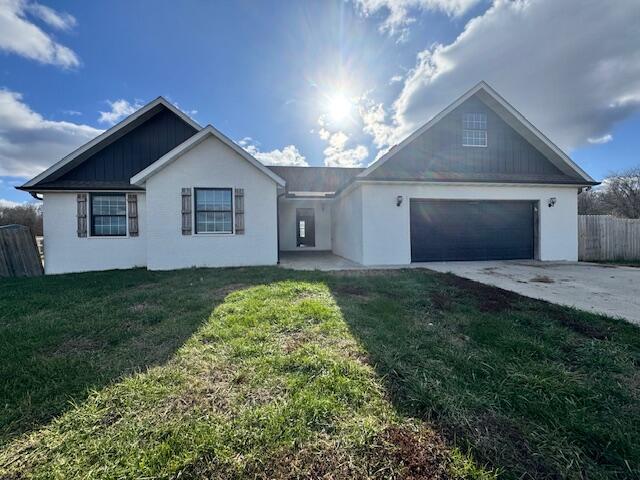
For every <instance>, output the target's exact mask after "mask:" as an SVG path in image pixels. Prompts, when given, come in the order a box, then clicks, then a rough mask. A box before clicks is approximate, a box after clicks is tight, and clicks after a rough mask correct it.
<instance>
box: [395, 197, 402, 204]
mask: <svg viewBox="0 0 640 480" xmlns="http://www.w3.org/2000/svg"><path fill="white" fill-rule="evenodd" d="M400 205H402V195H398V196H397V197H396V207H399V206H400Z"/></svg>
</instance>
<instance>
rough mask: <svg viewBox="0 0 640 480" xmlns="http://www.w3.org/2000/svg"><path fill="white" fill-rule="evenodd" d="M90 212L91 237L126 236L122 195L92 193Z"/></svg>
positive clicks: (124, 204)
mask: <svg viewBox="0 0 640 480" xmlns="http://www.w3.org/2000/svg"><path fill="white" fill-rule="evenodd" d="M90 211H91V236H92V237H124V236H125V235H126V234H127V202H126V198H125V194H124V193H92V194H91V209H90Z"/></svg>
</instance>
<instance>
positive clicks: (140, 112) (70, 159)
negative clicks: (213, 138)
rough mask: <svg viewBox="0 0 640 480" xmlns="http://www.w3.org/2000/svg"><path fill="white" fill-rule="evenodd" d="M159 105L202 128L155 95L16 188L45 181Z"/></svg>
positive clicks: (26, 188)
mask: <svg viewBox="0 0 640 480" xmlns="http://www.w3.org/2000/svg"><path fill="white" fill-rule="evenodd" d="M159 105H162V106H163V107H164V108H166V109H167V110H169V111H171V112H172V113H174V114H175V115H177V116H178V117H179V118H181V119H182V120H183V121H184V122H185V123H187V124H188V125H190V126H191V127H193V128H194V129H195V130H196V131H198V130H200V129H201V128H202V127H201V126H200V124H198V122H196V121H195V120H193V119H192V118H191V117H190V116H189V115H187V114H186V113H184V112H183V111H182V110H180V109H179V108H178V107H176V106H175V105H174V104H173V103H171V102H170V101H168V100H167V99H166V98H164V97H163V96H162V95H160V96H158V97H156V98H155V99H154V100H151V101H150V102H148V103H147V104H145V105H143V106H142V107H140V108H139V109H138V110H136V111H135V112H133V113H132V114H130V115H128V116H127V117H125V118H123V119H122V120H121V121H120V122H118V123H116V124H115V125H113V126H112V127H111V128H109V129H107V130H105V131H104V132H102V133H101V134H100V135H98V136H96V137H95V138H93V139H92V140H89V141H88V142H87V143H85V144H84V145H81V146H80V147H78V148H76V149H75V150H73V151H72V152H71V153H69V154H67V155H65V156H64V157H62V159H60V160H59V161H58V162H56V163H54V164H53V165H52V166H51V167H49V168H48V169H46V170H45V171H44V172H42V173H40V174H39V175H36V176H35V177H33V178H32V179H31V180H29V181H28V182H26V183H25V184H24V185H21V186H20V187H18V188H19V189H21V190H29V189H30V188H31V187H33V186H35V185H37V184H38V183H40V182H42V181H45V180H46V179H48V178H49V177H51V175H53V174H55V173H56V172H58V171H59V170H60V169H62V168H64V167H65V166H67V165H68V164H70V163H71V162H73V161H74V160H75V159H76V158H78V157H79V156H80V155H82V154H84V153H85V152H87V151H88V150H90V149H92V148H94V147H98V148H100V147H99V145H100V144H101V143H102V142H104V141H106V140H107V139H109V138H110V137H111V136H112V135H114V134H116V133H118V132H120V131H121V130H123V129H124V128H126V127H127V126H129V125H131V124H132V123H133V122H135V121H136V120H138V119H139V118H140V117H142V116H143V115H145V114H146V113H148V112H150V111H151V110H153V109H154V108H156V107H158V106H159Z"/></svg>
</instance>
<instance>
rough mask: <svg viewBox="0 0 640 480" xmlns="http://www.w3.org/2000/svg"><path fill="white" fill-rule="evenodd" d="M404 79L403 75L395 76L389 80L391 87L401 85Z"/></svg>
mask: <svg viewBox="0 0 640 480" xmlns="http://www.w3.org/2000/svg"><path fill="white" fill-rule="evenodd" d="M403 79H404V77H403V76H402V75H394V76H393V77H391V78H390V79H389V85H393V84H394V83H399V82H401V81H402V80H403Z"/></svg>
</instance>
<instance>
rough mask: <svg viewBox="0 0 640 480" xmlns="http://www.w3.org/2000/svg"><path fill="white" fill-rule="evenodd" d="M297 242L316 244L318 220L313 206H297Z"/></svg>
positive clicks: (299, 244) (312, 245)
mask: <svg viewBox="0 0 640 480" xmlns="http://www.w3.org/2000/svg"><path fill="white" fill-rule="evenodd" d="M296 244H297V245H298V247H315V246H316V220H315V213H314V210H313V208H296Z"/></svg>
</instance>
